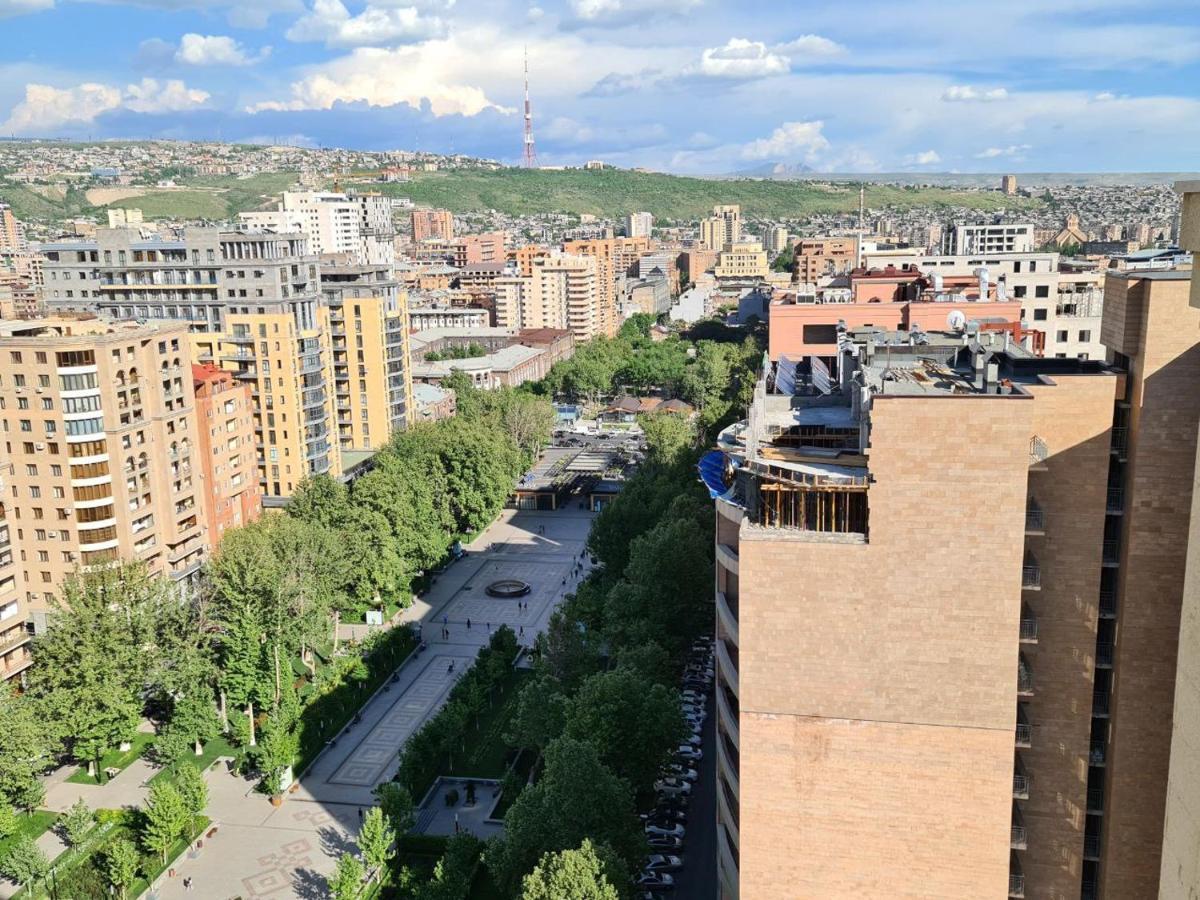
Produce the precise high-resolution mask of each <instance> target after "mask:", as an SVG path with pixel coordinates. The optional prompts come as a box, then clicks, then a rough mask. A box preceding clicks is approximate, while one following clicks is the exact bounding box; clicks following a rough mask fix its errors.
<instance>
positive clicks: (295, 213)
mask: <svg viewBox="0 0 1200 900" xmlns="http://www.w3.org/2000/svg"><path fill="white" fill-rule="evenodd" d="M238 218H239V219H240V220H241V222H242V223H243V224H244V225H245V226H247V227H248V228H250V229H251V230H256V231H262V230H268V229H269V230H271V231H276V232H281V233H294V232H300V233H301V234H304V235H306V236H307V237H308V249H309V252H311V253H315V254H317V255H329V254H348V255H349V257H350V258H351V259H352V260H354V261H355V262H357V263H361V264H363V265H390V264H391V263H393V262H395V259H396V250H395V244H394V241H393V238H394V237H395V229H394V228H393V227H392V209H391V201H390V200H388V198H387V197H384V196H383V195H382V194H336V193H328V192H320V191H285V192H284V194H283V199H282V201H281V202H280V204H279V208H278V209H275V210H259V211H256V212H246V213H242V214H241V215H240V216H239V217H238Z"/></svg>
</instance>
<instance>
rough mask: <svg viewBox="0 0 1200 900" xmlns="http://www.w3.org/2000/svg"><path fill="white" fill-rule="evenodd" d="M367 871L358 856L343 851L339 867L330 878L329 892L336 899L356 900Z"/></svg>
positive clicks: (338, 863) (338, 862) (339, 859)
mask: <svg viewBox="0 0 1200 900" xmlns="http://www.w3.org/2000/svg"><path fill="white" fill-rule="evenodd" d="M365 875H366V872H365V870H364V868H363V864H362V863H361V862H359V860H358V857H357V856H355V855H354V854H352V853H343V854H342V855H341V856H339V857H338V861H337V868H336V869H334V870H333V876H332V877H331V878H330V879H329V893H330V894H331V895H332V896H333V898H334V900H354V898H356V897H357V896H358V894H359V892H360V891H361V890H362V883H363V878H364V877H365Z"/></svg>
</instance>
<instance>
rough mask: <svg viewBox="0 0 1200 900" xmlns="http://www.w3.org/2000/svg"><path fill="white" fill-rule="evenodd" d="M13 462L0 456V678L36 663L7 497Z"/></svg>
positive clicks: (0, 679)
mask: <svg viewBox="0 0 1200 900" xmlns="http://www.w3.org/2000/svg"><path fill="white" fill-rule="evenodd" d="M11 482H12V463H10V462H9V461H8V460H7V459H6V458H0V681H9V680H11V679H13V678H17V677H19V676H20V674H21V673H22V672H24V671H25V670H26V669H28V668H29V667H30V666H31V665H32V664H33V656H32V655H31V654H30V652H29V642H30V640H31V639H32V634H31V633H30V631H29V627H28V619H29V608H28V604H27V603H26V601H25V590H24V583H23V580H22V574H21V565H20V553H21V550H20V547H19V546H18V545H17V539H16V537H17V535H16V527H15V525H14V523H13V522H12V521H11V519H12V516H11V512H10V510H11V509H12V505H11V504H10V503H9V501H8V490H9V485H10V484H11Z"/></svg>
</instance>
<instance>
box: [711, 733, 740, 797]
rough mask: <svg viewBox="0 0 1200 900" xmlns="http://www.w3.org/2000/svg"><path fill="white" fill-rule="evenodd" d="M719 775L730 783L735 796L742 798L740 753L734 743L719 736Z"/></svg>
mask: <svg viewBox="0 0 1200 900" xmlns="http://www.w3.org/2000/svg"><path fill="white" fill-rule="evenodd" d="M716 743H717V773H718V774H719V775H720V777H721V778H723V779H725V780H726V781H728V782H729V786H730V787H731V788H732V789H733V792H734V794H735V795H738V796H740V791H741V785H740V783H739V782H738V764H739V758H738V752H737V748H735V747H734V746H733V742H732V741H729V740H728V739H726V738H723V737H722V736H721V735H720V734H719V733H718V734H717V741H716Z"/></svg>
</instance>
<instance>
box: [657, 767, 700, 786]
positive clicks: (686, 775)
mask: <svg viewBox="0 0 1200 900" xmlns="http://www.w3.org/2000/svg"><path fill="white" fill-rule="evenodd" d="M663 774H664V775H667V776H669V777H671V778H683V779H684V780H686V781H691V782H695V781H696V780H697V779H699V777H700V773H699V772H697V771H696V770H695V769H693V768H691V767H689V766H681V765H680V764H679V763H670V764H669V765H668V766H667V767H666V768H664V769H663Z"/></svg>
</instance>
